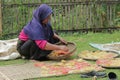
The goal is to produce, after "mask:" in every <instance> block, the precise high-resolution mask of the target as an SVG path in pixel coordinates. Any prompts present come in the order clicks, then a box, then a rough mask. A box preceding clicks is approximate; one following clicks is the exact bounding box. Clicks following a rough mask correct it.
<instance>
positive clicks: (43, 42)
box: [19, 30, 47, 50]
mask: <svg viewBox="0 0 120 80" xmlns="http://www.w3.org/2000/svg"><path fill="white" fill-rule="evenodd" d="M19 39H20V40H22V41H27V40H28V39H29V38H28V36H27V35H26V34H25V33H24V31H23V30H22V31H21V32H20V35H19ZM35 43H36V44H37V46H38V47H39V48H40V49H42V50H44V48H45V46H46V44H47V41H46V40H35Z"/></svg>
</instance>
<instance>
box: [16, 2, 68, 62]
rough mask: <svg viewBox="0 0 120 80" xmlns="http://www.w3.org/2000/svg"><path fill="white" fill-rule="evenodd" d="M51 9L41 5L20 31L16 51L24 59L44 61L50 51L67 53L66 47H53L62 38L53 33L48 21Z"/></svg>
mask: <svg viewBox="0 0 120 80" xmlns="http://www.w3.org/2000/svg"><path fill="white" fill-rule="evenodd" d="M51 14H52V9H51V8H50V7H49V6H48V5H46V4H41V5H40V6H39V7H38V8H37V9H36V10H35V11H34V13H33V18H32V20H31V21H30V22H29V23H28V24H27V25H26V26H25V27H24V28H23V29H22V30H21V32H20V34H19V40H18V43H17V50H18V52H19V53H20V55H21V56H24V57H25V58H26V59H35V60H44V59H46V58H47V55H48V54H49V53H50V52H51V51H52V50H62V51H64V52H67V51H68V48H67V47H66V46H60V45H55V43H57V42H59V41H61V42H63V43H65V44H66V41H64V40H63V39H62V38H60V37H59V36H58V35H57V34H56V33H54V32H53V30H52V27H51V24H50V19H51Z"/></svg>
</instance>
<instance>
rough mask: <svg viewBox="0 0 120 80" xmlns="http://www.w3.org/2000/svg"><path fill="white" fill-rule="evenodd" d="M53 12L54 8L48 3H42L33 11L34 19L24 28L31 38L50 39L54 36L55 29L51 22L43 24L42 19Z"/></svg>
mask: <svg viewBox="0 0 120 80" xmlns="http://www.w3.org/2000/svg"><path fill="white" fill-rule="evenodd" d="M50 14H52V9H51V8H50V7H49V6H48V5H46V4H41V5H40V6H39V7H38V8H37V9H36V10H35V11H34V13H33V18H32V20H31V21H30V22H29V23H28V24H27V25H26V26H25V27H24V28H23V31H24V32H25V34H27V35H28V37H29V39H31V40H49V38H50V37H52V36H53V31H52V27H51V24H50V22H48V23H47V24H45V26H43V25H42V23H41V22H42V20H44V19H45V18H47V17H48V16H49V15H50Z"/></svg>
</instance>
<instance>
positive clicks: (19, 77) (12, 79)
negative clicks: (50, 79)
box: [0, 63, 41, 80]
mask: <svg viewBox="0 0 120 80" xmlns="http://www.w3.org/2000/svg"><path fill="white" fill-rule="evenodd" d="M40 76H41V75H40V68H37V67H35V66H34V65H33V63H25V64H19V65H9V66H2V67H0V80H23V79H29V78H37V77H40ZM1 77H2V79H1Z"/></svg>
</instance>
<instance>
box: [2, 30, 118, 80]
mask: <svg viewBox="0 0 120 80" xmlns="http://www.w3.org/2000/svg"><path fill="white" fill-rule="evenodd" d="M119 33H120V32H119V31H116V32H114V33H112V34H109V33H92V32H90V33H88V34H80V33H74V34H70V33H69V34H63V33H62V34H60V35H61V36H62V37H63V38H64V39H65V40H67V41H72V42H75V43H76V45H77V50H76V52H75V55H74V56H73V57H72V58H75V57H76V56H77V54H79V53H80V52H81V51H83V50H97V49H95V48H93V47H91V46H90V45H89V43H91V42H94V43H111V42H119V41H120V34H119ZM25 62H26V60H22V59H16V60H10V61H0V66H5V65H11V64H20V63H25ZM111 71H113V72H115V73H117V75H118V78H119V79H120V69H106V71H105V72H106V73H109V72H111ZM31 80H92V79H91V78H80V74H72V75H66V76H59V77H49V78H39V79H31ZM97 80H107V78H99V79H97Z"/></svg>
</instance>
